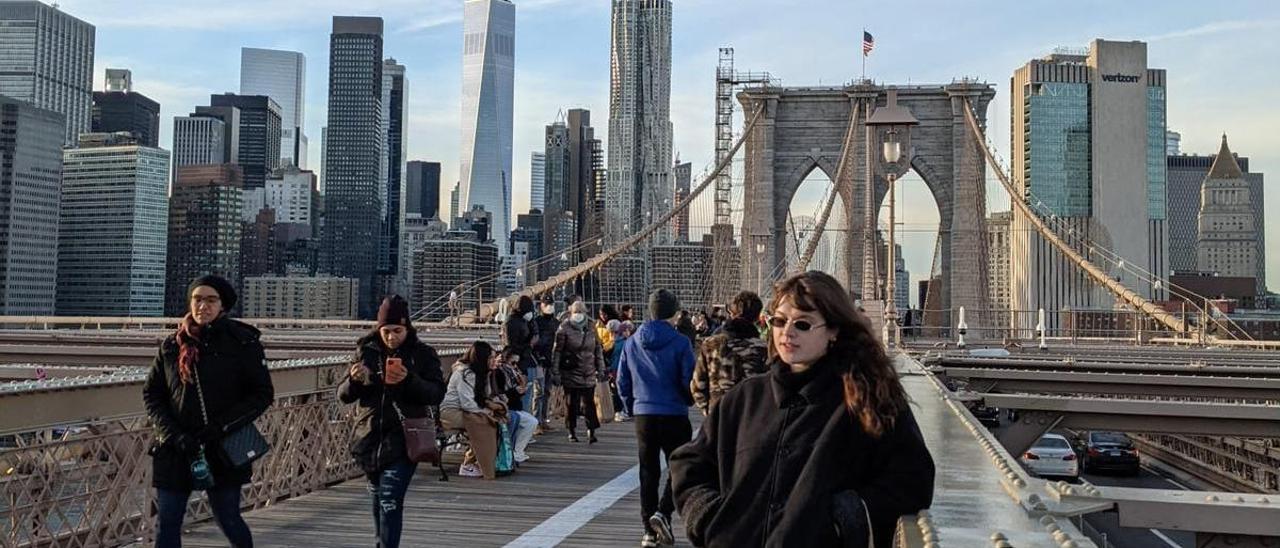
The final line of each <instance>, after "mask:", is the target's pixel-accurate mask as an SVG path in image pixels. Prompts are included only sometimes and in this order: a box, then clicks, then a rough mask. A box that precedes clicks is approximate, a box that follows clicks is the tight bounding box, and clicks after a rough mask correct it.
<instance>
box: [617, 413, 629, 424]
mask: <svg viewBox="0 0 1280 548" xmlns="http://www.w3.org/2000/svg"><path fill="white" fill-rule="evenodd" d="M617 414H618V415H619V416H620V417H622V418H620V419H614V420H615V421H617V422H631V414H630V413H627V412H626V411H619V412H618V413H617Z"/></svg>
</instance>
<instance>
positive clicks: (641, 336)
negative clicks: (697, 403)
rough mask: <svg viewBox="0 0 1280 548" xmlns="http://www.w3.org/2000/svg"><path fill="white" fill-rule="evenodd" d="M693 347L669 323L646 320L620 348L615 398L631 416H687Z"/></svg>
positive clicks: (691, 395) (690, 399) (689, 402)
mask: <svg viewBox="0 0 1280 548" xmlns="http://www.w3.org/2000/svg"><path fill="white" fill-rule="evenodd" d="M693 363H694V357H693V345H691V344H689V339H688V338H686V337H685V336H684V335H681V334H680V332H679V331H676V328H675V327H673V326H672V325H671V324H670V323H667V322H665V321H663V320H649V321H647V322H644V324H643V325H641V326H640V329H638V330H636V333H635V335H633V336H632V337H631V338H630V339H627V342H626V344H625V345H623V347H622V355H621V356H620V357H619V358H618V396H619V397H621V398H622V405H623V406H624V407H626V409H627V412H628V413H630V414H632V415H677V416H686V415H688V414H689V406H691V405H693V394H692V393H690V392H689V382H690V381H692V380H693Z"/></svg>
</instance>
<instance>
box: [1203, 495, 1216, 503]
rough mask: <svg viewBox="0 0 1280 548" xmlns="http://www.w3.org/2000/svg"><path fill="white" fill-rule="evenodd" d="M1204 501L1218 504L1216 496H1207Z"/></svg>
mask: <svg viewBox="0 0 1280 548" xmlns="http://www.w3.org/2000/svg"><path fill="white" fill-rule="evenodd" d="M1204 500H1205V502H1218V495H1209V496H1207V497H1205V498H1204Z"/></svg>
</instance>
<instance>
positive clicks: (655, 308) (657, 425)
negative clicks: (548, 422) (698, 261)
mask: <svg viewBox="0 0 1280 548" xmlns="http://www.w3.org/2000/svg"><path fill="white" fill-rule="evenodd" d="M649 318H650V319H649V320H647V321H645V322H644V324H642V325H641V326H640V329H638V330H636V333H635V335H633V336H632V337H631V338H630V339H627V342H626V343H625V344H624V345H623V348H622V354H621V355H620V356H619V358H618V395H619V396H620V397H621V398H622V404H623V407H624V408H625V409H626V411H627V413H628V414H630V415H631V416H632V417H634V418H635V425H636V439H637V440H638V441H639V449H640V514H641V516H640V517H641V520H643V523H644V529H645V533H644V536H643V537H642V538H641V540H640V546H642V547H655V546H658V545H659V544H662V545H666V546H671V545H674V544H675V536H674V535H673V534H672V532H671V514H672V513H673V512H675V507H676V506H675V501H674V500H673V499H672V494H671V480H670V479H667V481H666V482H665V483H663V482H662V463H661V461H660V460H659V457H666V458H667V459H670V458H671V453H672V452H674V451H675V450H676V448H677V447H680V446H681V445H684V444H685V443H687V442H688V441H689V440H691V439H692V438H693V427H692V425H691V424H690V423H689V406H691V405H693V394H692V393H690V392H689V381H691V380H692V379H693V365H694V355H693V345H692V344H690V343H689V339H688V338H687V337H685V336H684V335H681V334H680V332H679V331H676V327H675V325H676V322H677V321H678V320H679V318H680V299H678V298H677V297H676V295H675V294H674V293H672V292H670V291H667V290H666V289H659V290H657V291H654V292H653V294H651V295H649ZM660 483H662V485H663V487H662V496H661V498H659V496H658V487H659V484H660Z"/></svg>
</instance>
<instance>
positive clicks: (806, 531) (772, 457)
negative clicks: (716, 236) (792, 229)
mask: <svg viewBox="0 0 1280 548" xmlns="http://www.w3.org/2000/svg"><path fill="white" fill-rule="evenodd" d="M769 311H770V312H771V315H770V316H769V320H768V322H769V330H770V334H769V335H770V336H769V368H770V369H769V373H768V374H765V375H759V376H756V377H751V378H749V379H747V380H745V381H743V382H741V383H740V384H738V385H737V386H736V387H734V389H733V390H730V391H729V392H728V393H726V394H725V395H724V397H723V398H721V399H720V401H719V403H717V404H716V405H715V406H713V407H712V408H711V412H710V414H709V415H708V416H707V419H706V421H705V422H703V424H702V427H701V429H700V432H699V434H698V436H697V437H696V438H694V440H693V441H692V442H690V443H688V444H686V445H684V446H683V447H681V448H680V449H678V450H677V451H676V452H675V454H674V455H672V457H671V479H672V484H673V487H674V490H675V497H676V502H677V504H678V506H679V509H680V514H681V515H682V516H683V517H684V521H685V524H686V527H687V532H688V535H689V539H690V540H691V541H692V542H693V544H694V545H695V546H708V547H713V546H747V545H756V546H759V545H762V544H763V545H767V546H867V547H877V548H885V547H889V546H891V545H892V543H893V533H894V529H895V526H896V523H897V520H898V517H899V516H902V515H904V514H910V513H913V512H917V511H919V510H921V509H924V508H928V507H929V504H930V502H931V501H932V498H933V476H934V466H933V459H932V457H930V455H929V450H928V449H927V448H926V447H925V444H924V440H923V438H922V437H921V434H920V429H919V427H918V426H917V425H916V421H915V418H914V417H913V416H912V414H911V410H910V408H909V406H908V402H907V395H906V392H905V391H904V389H903V387H902V384H901V383H900V382H899V380H898V375H897V372H896V371H895V370H894V368H893V363H892V362H891V360H890V359H889V358H888V356H886V355H885V352H884V349H883V347H882V346H881V345H880V342H879V341H878V340H877V339H876V337H875V335H874V334H873V333H872V330H871V328H870V326H869V324H868V322H867V321H866V319H865V317H864V316H862V315H861V314H859V313H858V312H857V311H856V310H855V309H854V307H853V303H852V302H851V301H850V300H849V297H848V293H846V292H845V290H844V288H843V287H841V286H840V283H839V282H837V281H836V280H835V279H834V278H832V277H831V276H829V275H827V274H824V273H822V272H816V271H810V272H805V273H803V274H797V275H795V276H792V277H790V278H788V279H786V280H784V281H782V282H780V283H778V284H777V285H776V286H775V288H774V298H773V301H772V302H771V303H770V305H769Z"/></svg>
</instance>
